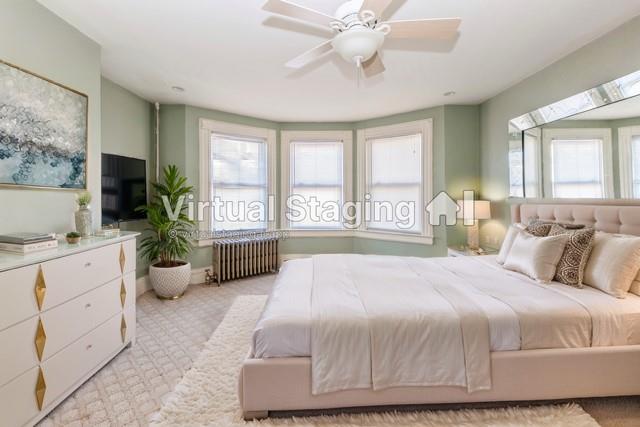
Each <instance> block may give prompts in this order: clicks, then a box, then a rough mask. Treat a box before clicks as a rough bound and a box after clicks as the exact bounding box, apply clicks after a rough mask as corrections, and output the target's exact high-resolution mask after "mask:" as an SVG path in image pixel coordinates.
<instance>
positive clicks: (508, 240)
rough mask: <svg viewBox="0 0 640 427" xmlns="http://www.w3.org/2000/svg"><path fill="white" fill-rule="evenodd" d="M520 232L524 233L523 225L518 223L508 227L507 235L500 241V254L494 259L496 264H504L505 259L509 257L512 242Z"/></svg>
mask: <svg viewBox="0 0 640 427" xmlns="http://www.w3.org/2000/svg"><path fill="white" fill-rule="evenodd" d="M522 231H524V225H522V224H520V223H517V224H513V225H510V226H509V229H508V230H507V234H506V235H505V236H504V240H503V241H502V246H500V252H499V253H498V256H497V257H496V262H497V263H498V264H504V262H505V261H506V259H507V255H509V251H510V250H511V246H513V242H514V241H515V240H516V236H517V235H518V234H519V233H521V232H522Z"/></svg>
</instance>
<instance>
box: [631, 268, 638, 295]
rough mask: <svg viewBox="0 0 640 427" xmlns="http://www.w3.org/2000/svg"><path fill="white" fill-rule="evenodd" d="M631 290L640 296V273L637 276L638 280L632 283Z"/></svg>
mask: <svg viewBox="0 0 640 427" xmlns="http://www.w3.org/2000/svg"><path fill="white" fill-rule="evenodd" d="M629 292H631V293H632V294H636V295H638V296H640V273H638V275H637V276H636V280H634V281H633V282H632V283H631V287H630V288H629Z"/></svg>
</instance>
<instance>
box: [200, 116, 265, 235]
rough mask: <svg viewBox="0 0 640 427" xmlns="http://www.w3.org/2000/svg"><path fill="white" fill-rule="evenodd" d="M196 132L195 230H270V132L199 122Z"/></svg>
mask: <svg viewBox="0 0 640 427" xmlns="http://www.w3.org/2000/svg"><path fill="white" fill-rule="evenodd" d="M200 133H201V134H200V202H206V203H208V205H207V207H206V208H205V209H203V213H204V218H202V219H203V221H202V223H201V224H202V225H201V227H200V230H201V231H207V232H210V233H212V234H214V233H220V232H227V231H233V232H237V231H267V230H272V229H273V226H274V218H273V215H274V212H273V203H274V201H273V199H272V198H273V195H274V191H273V181H274V180H273V176H274V175H275V168H274V162H275V152H274V147H275V131H274V130H270V129H261V128H254V127H249V126H240V125H234V124H230V123H223V122H215V121H210V120H204V119H202V120H201V122H200Z"/></svg>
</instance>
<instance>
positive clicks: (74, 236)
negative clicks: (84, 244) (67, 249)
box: [65, 231, 82, 245]
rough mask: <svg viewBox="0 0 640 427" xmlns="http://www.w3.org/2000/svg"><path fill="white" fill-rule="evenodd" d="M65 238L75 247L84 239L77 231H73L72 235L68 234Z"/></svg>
mask: <svg viewBox="0 0 640 427" xmlns="http://www.w3.org/2000/svg"><path fill="white" fill-rule="evenodd" d="M65 238H66V239H67V243H68V244H70V245H75V244H76V243H79V242H80V239H82V235H80V233H78V232H77V231H72V232H70V233H67V234H66V236H65Z"/></svg>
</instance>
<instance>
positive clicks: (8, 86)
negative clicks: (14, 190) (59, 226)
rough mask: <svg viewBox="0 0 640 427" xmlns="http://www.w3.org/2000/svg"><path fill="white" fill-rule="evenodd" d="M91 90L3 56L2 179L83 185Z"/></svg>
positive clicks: (31, 183)
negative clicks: (82, 90)
mask: <svg viewBox="0 0 640 427" xmlns="http://www.w3.org/2000/svg"><path fill="white" fill-rule="evenodd" d="M87 106H88V100H87V96H86V95H83V94H80V93H78V92H75V91H73V90H71V89H68V88H65V87H63V86H60V85H58V84H55V83H52V82H50V81H48V80H45V79H43V78H40V77H38V76H36V75H33V74H30V73H28V72H26V71H23V70H21V69H19V68H16V67H13V66H11V65H9V64H6V63H4V62H2V61H0V184H14V185H26V186H34V187H51V188H68V189H84V188H86V170H87Z"/></svg>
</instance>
